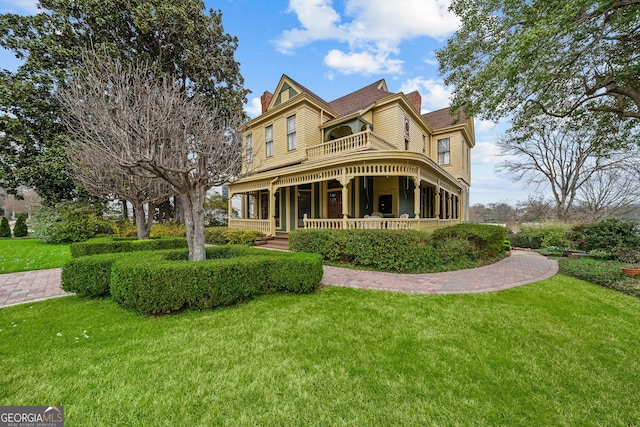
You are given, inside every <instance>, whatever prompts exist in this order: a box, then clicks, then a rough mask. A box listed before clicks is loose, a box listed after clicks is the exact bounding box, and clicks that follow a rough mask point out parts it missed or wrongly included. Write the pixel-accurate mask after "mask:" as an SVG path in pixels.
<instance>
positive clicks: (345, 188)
mask: <svg viewBox="0 0 640 427" xmlns="http://www.w3.org/2000/svg"><path fill="white" fill-rule="evenodd" d="M352 179H353V177H351V178H347V177H346V176H343V177H342V178H340V179H339V180H338V181H339V182H340V184H342V229H343V230H346V229H347V227H348V221H347V220H348V216H349V183H350V182H351V180H352Z"/></svg>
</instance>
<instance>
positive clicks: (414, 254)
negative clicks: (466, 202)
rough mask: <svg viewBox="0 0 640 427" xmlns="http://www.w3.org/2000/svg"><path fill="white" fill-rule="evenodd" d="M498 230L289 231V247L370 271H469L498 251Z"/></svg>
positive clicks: (502, 235) (503, 231)
mask: <svg viewBox="0 0 640 427" xmlns="http://www.w3.org/2000/svg"><path fill="white" fill-rule="evenodd" d="M506 234H507V232H506V229H505V228H504V227H498V226H491V225H482V224H461V225H456V226H453V227H447V228H443V229H441V230H438V231H436V232H434V233H427V232H424V231H416V230H295V231H291V232H290V233H289V248H290V249H291V250H292V251H296V252H311V253H317V254H320V255H322V257H323V258H324V259H325V260H327V261H330V262H344V263H352V264H355V265H361V266H365V267H371V268H373V269H376V270H384V271H399V272H406V273H418V272H431V271H447V270H453V269H460V268H470V267H473V266H475V265H476V264H477V263H478V262H482V261H485V260H489V259H495V257H499V256H500V255H501V254H503V253H504V246H503V245H504V240H505V238H506Z"/></svg>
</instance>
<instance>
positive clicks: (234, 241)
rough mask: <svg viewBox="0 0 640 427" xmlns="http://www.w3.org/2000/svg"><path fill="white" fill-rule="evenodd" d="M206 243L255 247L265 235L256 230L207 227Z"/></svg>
mask: <svg viewBox="0 0 640 427" xmlns="http://www.w3.org/2000/svg"><path fill="white" fill-rule="evenodd" d="M204 233H205V236H204V238H205V242H206V243H207V244H209V245H226V244H231V245H253V243H254V242H255V241H256V240H259V239H260V238H261V237H262V236H264V233H263V232H261V231H254V230H236V229H231V228H228V227H207V228H205V229H204Z"/></svg>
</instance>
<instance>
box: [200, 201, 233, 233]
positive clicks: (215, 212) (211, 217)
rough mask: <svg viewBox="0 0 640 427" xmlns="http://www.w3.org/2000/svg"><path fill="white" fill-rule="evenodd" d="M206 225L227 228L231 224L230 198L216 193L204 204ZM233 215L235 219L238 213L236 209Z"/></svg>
mask: <svg viewBox="0 0 640 427" xmlns="http://www.w3.org/2000/svg"><path fill="white" fill-rule="evenodd" d="M204 210H205V214H204V215H205V223H206V225H207V226H213V227H215V226H226V225H228V224H229V198H228V197H224V196H223V195H222V194H219V193H214V194H212V195H210V196H208V197H207V200H206V201H205V202H204ZM231 215H232V216H233V217H234V218H235V217H237V216H238V211H237V210H236V209H234V208H232V210H231Z"/></svg>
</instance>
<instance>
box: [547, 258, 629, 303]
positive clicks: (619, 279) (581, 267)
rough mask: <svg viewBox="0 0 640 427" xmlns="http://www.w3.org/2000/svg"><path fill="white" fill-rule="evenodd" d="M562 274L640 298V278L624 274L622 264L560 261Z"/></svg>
mask: <svg viewBox="0 0 640 427" xmlns="http://www.w3.org/2000/svg"><path fill="white" fill-rule="evenodd" d="M558 264H559V266H560V273H561V274H565V275H567V276H573V277H575V278H578V279H582V280H585V281H587V282H591V283H595V284H597V285H600V286H604V287H605V288H609V289H613V290H616V291H619V292H622V293H625V294H627V295H632V296H634V297H640V278H638V277H633V276H627V275H625V274H623V273H622V270H621V267H622V266H623V264H622V263H618V262H614V261H602V260H597V259H588V258H560V259H558Z"/></svg>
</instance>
